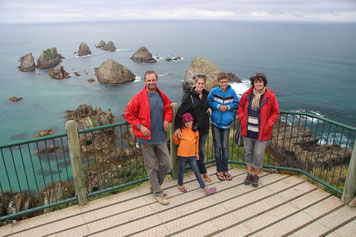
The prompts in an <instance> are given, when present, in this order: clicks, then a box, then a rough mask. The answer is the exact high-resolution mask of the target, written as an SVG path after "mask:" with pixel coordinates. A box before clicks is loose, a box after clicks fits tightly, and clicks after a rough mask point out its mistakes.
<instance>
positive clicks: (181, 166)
mask: <svg viewBox="0 0 356 237" xmlns="http://www.w3.org/2000/svg"><path fill="white" fill-rule="evenodd" d="M178 158H179V171H178V185H179V186H182V185H183V175H184V172H185V167H186V165H187V163H189V166H190V168H191V169H192V170H193V172H194V174H195V177H196V178H197V180H198V182H199V185H200V187H201V188H205V183H204V181H203V179H202V177H201V176H200V173H199V169H198V165H197V162H196V160H195V158H196V157H195V156H192V157H182V156H178Z"/></svg>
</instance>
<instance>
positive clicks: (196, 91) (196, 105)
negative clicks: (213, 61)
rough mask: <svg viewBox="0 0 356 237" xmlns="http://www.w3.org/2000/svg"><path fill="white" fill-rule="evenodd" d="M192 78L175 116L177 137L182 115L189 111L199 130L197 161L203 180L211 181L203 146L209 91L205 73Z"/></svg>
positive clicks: (206, 129) (207, 123)
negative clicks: (190, 87)
mask: <svg viewBox="0 0 356 237" xmlns="http://www.w3.org/2000/svg"><path fill="white" fill-rule="evenodd" d="M193 79H194V84H195V86H194V87H193V88H192V89H191V90H190V91H187V92H185V94H184V96H183V99H182V104H181V105H180V107H179V109H178V112H177V115H176V117H175V126H176V129H177V130H178V132H177V133H178V138H180V136H181V133H180V131H181V128H182V123H181V118H182V115H183V114H185V113H188V112H189V113H191V114H192V115H193V117H194V118H195V119H194V125H193V128H194V127H197V129H198V131H199V160H197V163H198V167H199V171H200V174H201V176H202V177H203V179H204V181H205V182H211V178H210V176H209V175H208V174H207V171H206V167H205V164H204V147H205V142H206V139H207V138H208V134H209V116H210V115H211V109H210V106H209V104H208V101H207V96H208V94H209V92H208V91H207V90H205V89H204V88H205V84H206V76H205V75H197V76H194V77H193Z"/></svg>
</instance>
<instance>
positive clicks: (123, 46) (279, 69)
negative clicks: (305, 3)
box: [0, 21, 356, 189]
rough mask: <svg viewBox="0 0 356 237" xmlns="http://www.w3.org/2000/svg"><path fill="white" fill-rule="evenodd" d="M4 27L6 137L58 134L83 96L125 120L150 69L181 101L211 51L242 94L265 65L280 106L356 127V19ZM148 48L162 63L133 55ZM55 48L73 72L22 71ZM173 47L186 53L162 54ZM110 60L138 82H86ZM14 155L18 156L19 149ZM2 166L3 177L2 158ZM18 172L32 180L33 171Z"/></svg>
mask: <svg viewBox="0 0 356 237" xmlns="http://www.w3.org/2000/svg"><path fill="white" fill-rule="evenodd" d="M0 32H1V37H0V55H1V57H0V69H1V70H0V71H1V76H0V83H1V86H0V95H1V97H0V108H1V113H0V122H1V127H0V144H7V143H12V142H16V141H19V140H23V139H30V138H33V137H34V134H35V133H36V132H37V131H39V130H42V129H47V128H54V129H56V133H57V134H58V133H59V132H64V131H65V128H64V127H65V120H64V112H65V111H66V110H73V109H75V108H77V107H78V105H80V104H82V103H85V104H90V105H93V106H100V107H102V108H103V109H104V110H107V109H108V108H110V109H111V111H112V112H113V113H114V114H115V115H116V116H117V117H118V121H120V120H121V116H120V115H121V114H122V113H123V111H124V109H125V107H126V104H127V103H128V101H129V99H130V98H131V97H132V96H133V95H134V94H136V93H137V92H138V91H139V90H141V89H142V88H143V86H144V83H143V80H142V77H143V74H144V73H145V71H147V70H154V71H156V72H157V73H158V75H159V84H158V86H159V87H160V88H161V89H162V90H163V91H164V92H165V93H166V94H167V95H168V96H169V98H171V100H172V101H173V102H178V103H180V100H181V97H182V94H183V91H182V87H181V84H182V81H183V79H184V76H185V71H186V69H187V68H188V67H189V65H190V63H191V61H192V60H193V59H194V58H196V57H204V58H206V59H208V60H210V61H212V62H213V63H215V64H216V65H217V67H218V68H219V69H220V70H221V71H226V72H233V73H235V74H236V75H237V76H238V77H240V78H241V79H243V82H244V83H242V84H239V85H237V84H236V85H234V88H236V90H237V91H239V92H240V93H242V92H243V90H245V89H246V88H248V78H249V77H250V76H251V75H252V74H253V73H254V72H260V71H262V72H265V73H266V74H267V76H268V87H269V88H270V89H272V90H273V91H274V92H275V94H276V96H277V98H278V101H279V104H280V108H281V109H283V110H291V111H300V110H307V111H313V112H315V113H318V114H320V115H321V116H325V117H326V118H329V119H332V120H336V121H339V122H342V123H346V124H349V125H351V126H356V119H355V117H356V109H355V107H356V106H355V105H356V93H355V90H356V83H355V79H356V44H355V43H354V42H356V24H306V23H305V24H301V23H271V22H270V23H253V22H223V21H215V22H214V21H167V22H160V21H152V22H137V21H136V22H108V23H80V24H79V23H71V24H69V23H66V24H22V25H18V24H12V25H0ZM100 40H104V41H106V42H107V41H109V40H111V41H113V42H114V44H115V45H116V47H117V48H118V51H116V52H105V51H102V50H99V49H96V48H95V47H94V44H97V43H99V41H100ZM81 42H86V43H87V44H88V45H89V47H90V48H91V50H92V53H93V54H92V55H91V56H89V57H81V58H80V57H77V56H76V54H74V53H73V52H75V51H77V50H78V48H79V44H80V43H81ZM141 46H145V47H147V48H148V49H149V50H150V51H151V53H152V54H153V55H154V56H158V57H159V58H160V59H159V60H158V62H157V63H156V64H139V63H135V62H133V61H131V60H130V59H129V58H130V57H131V56H132V54H133V53H134V52H135V51H136V50H137V49H138V48H139V47H141ZM51 47H57V50H58V52H59V53H60V54H62V55H63V56H64V57H65V59H64V60H63V62H62V65H63V66H64V68H65V70H66V71H68V72H69V73H70V74H71V76H72V78H70V79H67V80H60V81H57V80H53V79H51V78H50V77H49V76H48V70H46V69H42V70H36V71H35V72H19V71H18V69H17V66H18V65H19V64H20V63H19V62H18V60H19V58H20V57H21V56H23V55H25V54H27V53H29V52H32V54H33V56H34V57H35V60H37V58H38V57H39V56H40V54H41V53H42V51H43V50H45V49H47V48H51ZM172 55H173V56H180V57H183V58H184V59H183V60H181V61H177V62H166V61H165V60H164V59H165V58H166V57H168V56H172ZM107 59H113V60H115V61H117V62H119V63H121V64H123V65H124V66H126V67H127V68H129V69H130V70H131V71H132V72H133V73H134V74H136V75H137V79H136V81H135V82H132V83H127V84H123V85H116V86H112V85H102V84H99V83H98V82H94V83H89V82H87V79H89V78H96V77H95V75H94V68H97V67H99V66H100V65H101V64H102V63H103V62H104V61H106V60H107ZM74 72H78V73H79V74H81V76H80V77H77V76H75V75H74ZM12 96H17V97H22V98H24V99H23V100H21V101H19V102H16V103H14V102H11V101H9V100H8V98H10V97H12ZM6 152H8V151H6ZM14 153H15V154H17V155H18V151H17V150H15V151H14ZM16 162H20V161H19V160H17V161H16ZM7 163H8V166H9V167H7V168H8V171H9V176H10V177H15V174H16V170H14V169H13V167H12V162H11V161H7ZM49 164H51V165H49ZM18 165H19V171H21V170H24V168H23V166H22V164H19V163H18ZM39 165H40V163H39V161H37V162H36V164H35V166H36V167H35V168H34V171H31V169H32V168H31V164H30V163H29V159H25V167H28V168H27V169H28V174H32V173H35V172H38V170H39V169H40V168H39ZM43 165H44V167H43V169H44V170H45V171H48V170H50V169H54V170H57V167H56V164H55V163H54V162H53V161H52V162H49V163H48V162H47V163H46V162H44V163H43ZM51 166H52V167H51ZM0 168H1V170H0V173H1V179H3V178H4V175H5V172H4V166H3V165H1V167H0ZM59 174H61V175H63V177H65V176H66V175H67V174H66V172H65V170H63V169H61V170H60V171H59V172H58V174H55V175H54V176H53V177H50V176H48V175H47V177H45V178H43V179H46V180H47V181H51V179H54V180H56V179H58V177H59V176H58V175H59ZM19 175H20V180H24V175H25V174H24V173H23V172H20V174H19ZM69 176H71V175H70V171H69ZM33 181H34V180H30V185H31V187H30V189H33V185H34V182H33ZM39 185H40V186H42V184H41V181H40V180H39ZM2 188H4V189H8V185H7V184H6V183H2ZM22 188H23V189H26V188H27V187H26V185H25V186H24V187H22ZM14 189H18V188H16V187H14Z"/></svg>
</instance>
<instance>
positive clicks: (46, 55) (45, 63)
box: [37, 48, 64, 68]
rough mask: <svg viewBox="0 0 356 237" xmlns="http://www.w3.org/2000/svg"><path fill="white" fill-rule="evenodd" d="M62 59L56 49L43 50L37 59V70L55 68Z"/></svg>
mask: <svg viewBox="0 0 356 237" xmlns="http://www.w3.org/2000/svg"><path fill="white" fill-rule="evenodd" d="M63 58H64V57H63V56H62V55H60V54H58V53H57V49H56V48H50V49H47V50H44V51H43V53H42V54H41V56H40V57H39V58H38V59H37V67H38V68H49V67H52V66H55V65H57V64H59V63H60V62H62V60H61V59H63Z"/></svg>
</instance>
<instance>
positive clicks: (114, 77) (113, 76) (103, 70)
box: [95, 59, 136, 84]
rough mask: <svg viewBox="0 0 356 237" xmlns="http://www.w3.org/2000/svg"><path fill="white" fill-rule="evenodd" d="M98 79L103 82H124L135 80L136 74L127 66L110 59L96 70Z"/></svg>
mask: <svg viewBox="0 0 356 237" xmlns="http://www.w3.org/2000/svg"><path fill="white" fill-rule="evenodd" d="M95 75H96V77H97V78H98V81H99V82H100V83H103V84H122V83H125V82H130V81H134V80H135V78H136V76H135V75H134V74H133V73H132V72H131V71H130V70H129V69H127V68H126V67H125V66H123V65H121V64H120V63H117V62H115V61H114V60H111V59H108V60H107V61H106V62H104V63H103V64H101V66H100V67H99V68H98V69H96V70H95Z"/></svg>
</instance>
